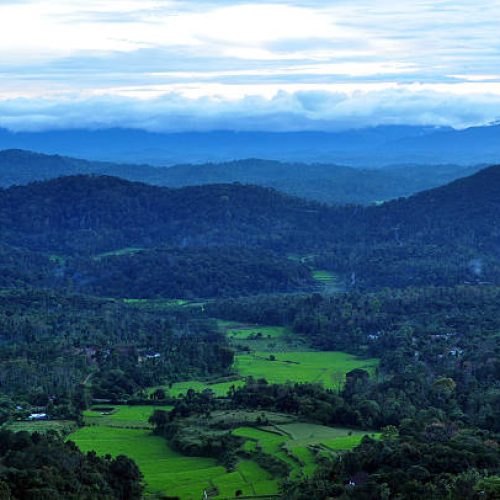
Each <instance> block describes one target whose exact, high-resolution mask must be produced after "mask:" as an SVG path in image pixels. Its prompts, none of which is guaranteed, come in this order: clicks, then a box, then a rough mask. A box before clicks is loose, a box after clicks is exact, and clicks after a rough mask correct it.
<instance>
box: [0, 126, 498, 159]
mask: <svg viewBox="0 0 500 500" xmlns="http://www.w3.org/2000/svg"><path fill="white" fill-rule="evenodd" d="M0 148H1V149H12V148H16V149H28V150H34V151H38V152H41V153H49V154H55V153H59V154H63V155H67V156H76V157H81V158H86V159H90V160H105V161H113V162H127V163H148V164H153V165H174V164H177V163H181V162H190V163H205V162H225V161H233V160H238V159H242V158H256V157H257V158H264V159H273V160H280V161H287V162H305V163H340V164H343V165H348V166H356V167H367V166H383V165H389V164H394V163H409V162H411V163H424V164H429V163H435V164H436V163H437V164H439V163H458V164H462V165H470V164H479V163H495V162H498V161H500V126H499V125H497V124H494V125H490V126H482V127H471V128H469V129H465V130H455V129H451V128H446V127H441V128H440V127H425V126H398V125H392V126H378V127H371V128H364V129H355V130H346V131H338V132H307V131H304V132H276V133H273V132H235V131H214V132H178V133H159V132H147V131H144V130H134V129H100V130H85V129H81V130H78V129H75V130H53V131H42V132H10V131H8V130H5V129H0Z"/></svg>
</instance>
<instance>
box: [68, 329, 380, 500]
mask: <svg viewBox="0 0 500 500" xmlns="http://www.w3.org/2000/svg"><path fill="white" fill-rule="evenodd" d="M219 326H220V327H221V328H222V329H223V330H224V331H225V334H226V336H227V338H228V339H229V341H230V343H231V344H232V345H233V347H234V348H235V349H236V352H238V350H239V349H242V350H243V351H244V352H246V353H247V354H236V356H235V361H234V366H233V371H234V375H232V376H230V377H227V378H229V379H230V380H229V381H226V382H217V381H216V380H215V381H214V380H206V381H202V380H191V381H183V382H176V383H173V384H168V385H165V386H156V387H153V388H150V389H148V390H147V393H148V394H149V395H150V397H153V395H154V394H155V393H156V391H158V390H159V389H160V390H162V391H164V392H165V396H164V397H165V398H166V399H168V398H169V397H174V398H181V399H182V398H187V397H189V391H197V392H200V393H203V392H204V391H209V392H210V394H212V395H213V397H215V398H222V401H223V398H225V397H226V396H227V394H228V393H229V392H230V391H232V390H234V389H236V388H238V387H241V386H243V385H244V384H245V380H246V379H247V378H249V377H251V378H254V379H266V380H267V381H268V382H269V383H271V384H284V383H290V382H291V383H308V382H312V383H317V384H321V385H322V386H323V387H325V388H327V389H329V388H332V389H333V388H335V389H336V390H340V388H341V387H342V385H343V383H344V380H345V374H346V373H347V372H349V371H351V370H353V369H356V368H364V369H367V370H369V371H371V372H373V373H375V369H376V366H377V360H375V359H368V360H363V359H358V358H356V357H355V356H351V355H349V354H346V353H339V352H338V353H337V352H331V353H329V352H316V351H312V350H309V351H302V352H301V351H296V350H295V349H297V348H304V347H307V342H306V341H305V340H304V339H300V338H297V335H296V334H294V333H293V332H291V331H290V330H288V329H286V328H283V327H274V326H262V325H241V324H239V323H238V322H228V321H220V322H219ZM240 343H242V345H240ZM263 343H267V347H268V349H269V350H268V351H267V352H262V351H254V350H253V349H254V348H255V347H258V348H260V347H261V346H262V345H263ZM172 409H173V407H172V406H168V405H162V406H155V405H154V404H153V405H147V406H144V405H137V406H127V405H123V404H122V405H112V404H109V403H100V404H95V405H94V406H93V407H91V408H90V409H89V410H86V411H84V412H83V420H84V427H82V428H80V429H78V430H76V431H75V432H73V433H71V434H70V435H69V436H68V438H67V439H69V440H72V441H74V442H75V443H76V444H77V445H78V446H79V448H80V449H81V450H82V451H95V452H96V453H98V454H101V455H105V454H108V453H109V454H111V455H113V456H117V455H119V454H125V455H127V456H129V457H131V458H132V459H133V460H134V461H135V462H136V463H137V465H138V466H139V468H140V470H141V472H142V473H143V474H144V479H145V482H146V494H149V495H154V494H156V493H158V492H163V493H168V494H169V495H171V496H179V497H180V498H186V499H198V498H201V496H202V494H203V492H204V491H206V492H208V493H209V496H210V497H213V498H233V497H237V496H241V495H243V496H245V497H248V498H252V497H256V498H257V497H263V496H268V497H272V496H276V495H278V493H279V483H280V481H283V480H286V479H287V477H288V476H290V477H293V478H297V477H301V476H303V475H306V476H310V475H312V474H313V473H314V470H315V468H316V466H317V460H320V457H321V456H327V457H328V456H330V455H332V454H334V453H336V452H338V451H343V450H349V449H351V448H353V447H355V446H356V445H358V444H359V443H360V441H361V439H362V437H363V436H364V435H366V434H371V435H372V437H377V436H378V433H373V432H371V431H366V432H363V431H358V430H351V429H347V428H333V427H327V426H322V425H318V424H315V423H312V422H301V421H300V420H298V419H297V418H296V417H294V416H291V415H287V414H279V413H275V412H269V411H248V410H237V409H235V410H229V409H227V410H224V409H221V410H217V411H212V412H211V414H210V417H204V419H202V420H201V421H200V419H199V418H194V419H188V420H186V423H185V426H186V427H187V428H191V427H194V428H202V429H208V433H210V432H212V433H217V432H219V431H218V430H217V429H219V428H222V429H229V430H230V432H231V433H232V434H233V435H234V436H237V437H238V438H242V439H243V442H242V443H241V450H240V452H239V453H238V454H239V457H238V460H237V462H236V463H235V464H234V465H233V466H231V468H230V469H229V470H228V469H227V468H226V469H225V468H224V467H221V466H220V463H219V462H217V460H215V459H213V458H208V457H197V456H190V455H186V454H183V453H179V452H178V451H176V450H175V447H172V445H171V444H169V442H168V440H167V441H165V439H164V438H162V437H160V436H157V435H153V434H152V425H151V423H150V422H149V418H150V417H151V416H152V415H153V413H154V411H155V410H162V411H171V410H172ZM249 425H251V427H248V426H249ZM259 454H264V456H267V457H272V458H273V459H274V460H278V465H277V466H276V464H275V465H274V469H272V470H271V471H270V470H269V466H267V467H264V468H263V467H262V466H261V465H259V462H260V461H261V460H262V459H261V458H260V459H259V458H256V457H258V456H259ZM280 465H281V469H280V467H279V466H280ZM238 492H241V493H239V494H238Z"/></svg>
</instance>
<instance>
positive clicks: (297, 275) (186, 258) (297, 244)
mask: <svg viewBox="0 0 500 500" xmlns="http://www.w3.org/2000/svg"><path fill="white" fill-rule="evenodd" d="M499 172H500V167H491V168H488V169H485V170H483V171H481V172H479V173H477V174H475V175H473V176H470V177H467V178H464V179H460V180H457V181H455V182H453V183H451V184H449V185H447V186H443V187H440V188H436V189H433V190H430V191H426V192H423V193H419V194H417V195H414V196H412V197H410V198H406V199H399V200H395V201H392V202H389V203H385V204H383V205H381V206H377V207H369V208H362V207H356V206H351V207H328V206H326V205H321V204H318V203H313V202H308V201H304V200H301V199H298V198H293V197H289V196H286V195H284V194H281V193H279V192H277V191H274V190H271V189H267V188H262V187H257V186H243V185H238V184H231V185H224V184H219V185H207V186H197V187H186V188H180V189H171V188H165V187H155V186H149V185H146V184H141V183H132V182H128V181H125V180H122V179H117V178H113V177H105V176H96V177H85V176H74V177H64V178H60V179H56V180H51V181H47V182H40V183H34V184H31V185H29V186H22V187H14V188H10V189H7V190H4V191H2V192H0V223H1V227H2V241H1V242H2V243H3V244H4V247H3V248H4V251H3V254H2V261H3V262H4V270H5V276H11V278H9V282H12V281H13V280H15V279H16V276H17V277H18V279H23V278H22V276H23V275H26V273H28V274H29V275H31V276H32V278H33V276H38V278H37V279H36V280H33V279H31V280H28V281H29V282H31V283H32V284H36V283H40V282H42V283H54V282H60V281H61V279H60V276H62V277H64V279H70V281H71V282H72V283H73V285H74V286H76V287H77V288H79V289H82V290H88V291H92V292H95V293H100V294H104V295H106V294H114V295H120V296H125V295H124V294H125V292H124V290H129V291H134V293H138V294H139V295H140V296H148V297H158V296H166V297H174V296H175V295H176V294H178V293H180V294H181V295H182V296H184V297H193V296H196V295H198V294H200V293H202V294H204V296H213V295H218V296H221V295H222V296H225V295H227V294H228V293H236V294H248V293H258V292H259V290H260V291H292V290H299V289H301V287H304V286H305V287H310V285H311V278H310V274H308V271H307V269H305V268H301V266H302V264H303V263H307V266H309V269H314V268H316V269H327V270H329V271H331V272H333V273H334V274H335V275H337V276H338V277H340V278H342V279H343V280H344V282H346V283H347V284H348V285H350V286H354V287H362V288H364V287H380V286H407V285H409V284H410V285H418V286H420V285H431V284H433V283H442V284H447V285H452V284H456V283H464V282H483V281H484V282H497V281H499V278H500V266H499V264H498V248H499V247H500V245H499V241H500V240H499V228H498V221H499V220H500V203H499V201H498V200H500V182H499V175H500V174H499ZM247 248H251V249H253V250H252V251H251V252H250V253H249V252H247V251H246V250H244V249H247ZM9 249H10V250H9ZM14 249H15V250H14ZM217 249H219V250H217ZM238 249H240V250H238ZM30 252H36V258H35V256H33V258H29V255H30ZM252 252H253V253H252ZM290 254H294V255H299V256H303V259H299V260H297V261H291V260H290V259H289V256H290ZM101 255H103V256H102V257H100V256H101ZM19 256H21V258H20V257H19ZM26 256H28V257H26ZM96 259H97V260H96ZM259 259H260V262H261V263H262V265H261V266H259V265H258V262H259ZM301 260H302V261H303V262H301ZM61 262H63V263H64V264H63V265H61ZM34 263H37V264H36V265H35V264H34ZM37 268H38V269H40V270H41V271H42V272H41V274H40V273H39V274H38V275H37V273H34V269H37ZM182 268H185V273H184V274H183V273H182V272H180V270H181V269H182ZM176 269H177V271H176ZM209 269H212V272H208V274H207V271H208V270H209ZM127 270H130V273H128V271H127ZM132 271H133V272H132ZM127 273H128V274H127ZM196 274H198V275H199V276H200V279H199V284H200V283H202V282H203V280H204V279H205V278H206V280H207V283H209V281H210V277H212V278H214V277H215V276H218V278H217V279H216V285H215V288H213V289H210V290H211V291H209V288H207V286H206V285H203V286H201V285H200V286H198V285H199V284H198V285H196V286H194V285H193V284H192V281H193V280H192V279H186V276H194V275H196ZM252 274H255V279H254V280H253V283H254V284H255V286H251V282H252V280H249V281H248V280H247V276H252ZM54 276H55V277H56V278H54ZM202 276H205V278H203V279H202ZM265 276H268V282H267V283H266V278H265ZM160 277H161V278H160ZM5 279H6V278H4V281H5ZM214 279H215V278H214ZM148 280H149V281H150V282H151V283H157V284H156V285H154V286H151V287H148V286H147V282H148ZM179 280H180V281H179ZM280 281H281V282H282V285H280ZM167 282H168V283H169V285H168V287H167V286H166V285H165V283H167ZM235 282H236V283H238V285H237V286H236V287H235V286H234V285H233V283H235ZM176 283H177V284H176ZM236 289H238V291H235V290H236ZM175 290H176V291H175ZM230 290H231V292H229V291H230Z"/></svg>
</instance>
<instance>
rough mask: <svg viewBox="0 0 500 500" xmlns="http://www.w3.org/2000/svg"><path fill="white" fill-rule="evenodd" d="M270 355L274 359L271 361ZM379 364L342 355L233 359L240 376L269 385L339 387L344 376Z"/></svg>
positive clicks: (290, 354)
mask: <svg viewBox="0 0 500 500" xmlns="http://www.w3.org/2000/svg"><path fill="white" fill-rule="evenodd" d="M271 356H274V361H272V360H271V359H272V358H271ZM377 364H378V361H377V360H375V359H360V358H357V357H356V356H352V355H350V354H346V353H343V352H314V351H312V352H286V353H279V352H254V353H250V354H241V355H238V356H236V360H235V368H236V370H237V371H238V373H239V374H240V375H241V376H242V377H249V376H252V377H254V378H265V379H266V380H267V381H268V382H271V383H277V384H282V383H284V382H287V381H292V382H316V383H321V384H323V385H324V386H325V387H327V388H337V389H338V388H339V387H340V386H341V385H342V384H343V382H344V380H345V374H346V373H347V372H349V371H351V370H354V369H355V368H364V369H367V370H368V371H373V370H374V369H375V367H376V366H377Z"/></svg>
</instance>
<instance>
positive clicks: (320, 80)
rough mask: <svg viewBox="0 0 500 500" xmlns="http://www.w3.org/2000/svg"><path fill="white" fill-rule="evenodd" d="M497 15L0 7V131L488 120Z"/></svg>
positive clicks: (479, 10) (368, 8)
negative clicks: (0, 129) (5, 129)
mask: <svg viewBox="0 0 500 500" xmlns="http://www.w3.org/2000/svg"><path fill="white" fill-rule="evenodd" d="M499 27H500V0H455V1H448V0H413V1H411V2H402V1H395V0H393V1H388V0H355V1H354V0H331V1H316V0H310V1H299V0H298V1H292V0H288V1H274V2H267V1H252V2H248V1H247V2H244V1H241V2H239V1H224V0H219V1H211V0H183V1H170V0H100V1H96V0H86V1H80V0H1V1H0V127H3V128H8V129H11V130H15V131H17V130H46V129H60V128H75V127H76V128H102V127H116V126H124V127H134V128H142V129H146V130H154V131H180V130H214V129H217V130H221V129H230V130H272V131H281V130H338V129H348V128H359V127H364V126H375V125H387V124H389V125H390V124H408V125H431V126H451V127H455V128H464V127H468V126H475V125H483V124H488V123H492V122H496V121H498V120H500V37H499V36H498V31H499Z"/></svg>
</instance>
